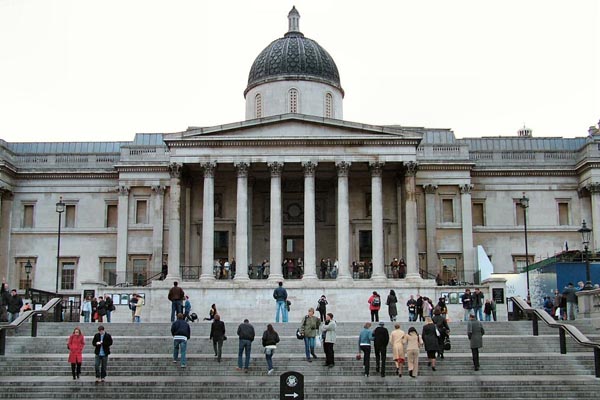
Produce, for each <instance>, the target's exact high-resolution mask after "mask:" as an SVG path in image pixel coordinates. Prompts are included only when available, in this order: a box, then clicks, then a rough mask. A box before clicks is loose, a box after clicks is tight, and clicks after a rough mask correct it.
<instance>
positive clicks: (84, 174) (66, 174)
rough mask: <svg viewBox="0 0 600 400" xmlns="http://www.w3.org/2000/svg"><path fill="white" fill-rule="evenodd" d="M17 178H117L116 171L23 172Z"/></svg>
mask: <svg viewBox="0 0 600 400" xmlns="http://www.w3.org/2000/svg"><path fill="white" fill-rule="evenodd" d="M16 178H17V179H50V180H55V179H119V174H118V173H117V172H114V171H111V172H35V173H34V172H24V173H19V174H18V175H17V176H16Z"/></svg>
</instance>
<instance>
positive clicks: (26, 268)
mask: <svg viewBox="0 0 600 400" xmlns="http://www.w3.org/2000/svg"><path fill="white" fill-rule="evenodd" d="M32 268H33V266H32V265H31V261H29V260H27V262H26V263H25V273H26V274H27V286H26V287H25V297H27V298H29V289H31V283H30V281H29V274H31V269H32Z"/></svg>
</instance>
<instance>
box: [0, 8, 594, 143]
mask: <svg viewBox="0 0 600 400" xmlns="http://www.w3.org/2000/svg"><path fill="white" fill-rule="evenodd" d="M292 5H296V8H297V9H298V11H299V12H300V15H301V19H300V30H301V31H302V32H303V33H304V34H305V35H306V36H307V37H309V38H311V39H314V40H316V41H317V42H319V44H321V45H322V46H323V47H324V48H325V49H326V50H327V51H328V52H329V53H330V54H331V55H332V56H333V58H334V60H335V61H336V64H337V66H338V69H339V71H340V77H341V82H342V87H343V88H344V90H345V92H346V97H345V99H344V119H346V120H349V121H356V122H362V123H371V124H382V125H383V124H400V125H406V126H424V127H434V128H450V129H452V130H454V132H455V134H456V136H457V137H469V136H475V137H480V136H497V135H503V136H509V135H515V134H516V131H517V130H518V129H519V128H520V127H521V126H522V125H523V124H526V125H527V126H528V127H530V128H531V129H533V134H534V136H563V137H575V136H585V135H586V134H587V130H588V127H589V126H590V125H594V124H596V123H597V122H598V120H599V119H600V1H597V0H577V1H556V0H518V1H517V0H503V1H491V0H490V1H481V0H477V1H449V0H445V1H425V0H424V1H414V0H413V1H403V0H389V1H388V0H377V1H369V2H367V1H365V0H362V1H353V0H343V1H342V0H340V1H335V0H331V1H325V0H321V1H316V0H311V1H308V0H297V1H291V0H271V1H262V0H253V1H249V0H238V1H234V0H230V1H226V0H220V1H186V0H178V1H153V0H138V1H134V0H132V1H126V0H117V1H111V0H104V1H87V0H73V1H67V0H0V138H1V139H4V140H7V141H12V142H14V141H113V140H132V139H133V136H134V134H135V133H136V132H176V131H181V130H185V129H186V128H187V127H188V126H210V125H218V124H224V123H229V122H236V121H241V120H243V119H244V97H243V91H244V89H245V87H246V83H247V79H248V72H249V71H250V66H251V65H252V62H253V61H254V59H255V57H256V56H257V55H258V54H259V53H260V51H261V50H262V49H263V48H265V47H266V46H267V45H268V44H269V43H270V42H271V41H273V40H275V39H277V38H279V37H281V36H283V34H284V33H285V32H286V31H287V14H288V12H289V10H290V9H291V7H292Z"/></svg>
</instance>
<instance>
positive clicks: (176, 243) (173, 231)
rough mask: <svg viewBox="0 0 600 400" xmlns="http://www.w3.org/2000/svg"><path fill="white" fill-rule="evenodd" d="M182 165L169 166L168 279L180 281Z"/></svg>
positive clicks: (173, 164)
mask: <svg viewBox="0 0 600 400" xmlns="http://www.w3.org/2000/svg"><path fill="white" fill-rule="evenodd" d="M182 167H183V166H182V165H181V164H178V163H172V164H171V165H169V174H170V175H171V186H170V188H169V192H170V193H169V194H170V203H171V204H170V219H169V273H168V274H167V278H169V279H181V272H180V266H181V259H180V257H181V234H180V229H181V169H182Z"/></svg>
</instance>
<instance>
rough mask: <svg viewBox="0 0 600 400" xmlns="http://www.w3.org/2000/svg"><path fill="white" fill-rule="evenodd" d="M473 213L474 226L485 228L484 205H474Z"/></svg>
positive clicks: (472, 207)
mask: <svg viewBox="0 0 600 400" xmlns="http://www.w3.org/2000/svg"><path fill="white" fill-rule="evenodd" d="M471 211H472V213H473V226H484V225H485V221H484V218H483V203H473V204H472V205H471Z"/></svg>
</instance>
